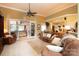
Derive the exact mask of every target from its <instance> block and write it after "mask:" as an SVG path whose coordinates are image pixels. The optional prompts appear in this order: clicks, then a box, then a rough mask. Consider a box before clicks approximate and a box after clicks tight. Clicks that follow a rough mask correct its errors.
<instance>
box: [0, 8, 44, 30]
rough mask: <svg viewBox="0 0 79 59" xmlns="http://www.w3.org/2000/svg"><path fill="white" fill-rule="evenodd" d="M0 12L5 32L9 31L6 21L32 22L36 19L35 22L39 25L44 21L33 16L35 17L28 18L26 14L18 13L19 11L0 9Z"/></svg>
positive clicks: (40, 17) (41, 17)
mask: <svg viewBox="0 0 79 59" xmlns="http://www.w3.org/2000/svg"><path fill="white" fill-rule="evenodd" d="M0 10H1V13H2V15H4V29H7V30H8V29H9V24H8V20H10V19H14V20H20V19H25V20H27V19H31V20H32V21H34V19H36V20H35V21H36V22H37V23H39V24H41V23H43V22H44V21H45V18H44V17H43V16H35V17H31V18H28V17H27V16H26V14H25V13H23V12H19V11H16V10H12V9H7V8H3V7H0Z"/></svg>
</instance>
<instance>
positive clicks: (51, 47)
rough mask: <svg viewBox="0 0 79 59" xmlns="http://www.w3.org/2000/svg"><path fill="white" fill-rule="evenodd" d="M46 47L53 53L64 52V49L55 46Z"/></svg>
mask: <svg viewBox="0 0 79 59" xmlns="http://www.w3.org/2000/svg"><path fill="white" fill-rule="evenodd" d="M46 47H47V48H48V50H50V51H53V52H61V51H62V50H63V47H59V46H54V45H47V46H46Z"/></svg>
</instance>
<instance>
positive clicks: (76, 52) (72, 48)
mask: <svg viewBox="0 0 79 59" xmlns="http://www.w3.org/2000/svg"><path fill="white" fill-rule="evenodd" d="M62 44H63V47H64V49H63V51H62V52H59V53H58V52H52V51H50V50H49V49H48V48H44V49H43V50H42V52H41V55H42V56H79V40H76V39H74V40H73V39H68V40H64V41H63V42H62Z"/></svg>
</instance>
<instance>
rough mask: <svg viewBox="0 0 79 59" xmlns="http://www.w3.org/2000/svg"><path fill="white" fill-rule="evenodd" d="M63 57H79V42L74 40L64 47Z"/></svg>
mask: <svg viewBox="0 0 79 59" xmlns="http://www.w3.org/2000/svg"><path fill="white" fill-rule="evenodd" d="M63 55H68V56H79V40H73V41H71V42H70V43H69V44H68V45H67V46H66V47H64V51H63Z"/></svg>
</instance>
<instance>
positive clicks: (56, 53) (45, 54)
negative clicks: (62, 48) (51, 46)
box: [41, 48, 62, 56]
mask: <svg viewBox="0 0 79 59" xmlns="http://www.w3.org/2000/svg"><path fill="white" fill-rule="evenodd" d="M41 54H42V56H62V54H61V53H58V52H53V51H50V50H48V48H43V50H42V52H41Z"/></svg>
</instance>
